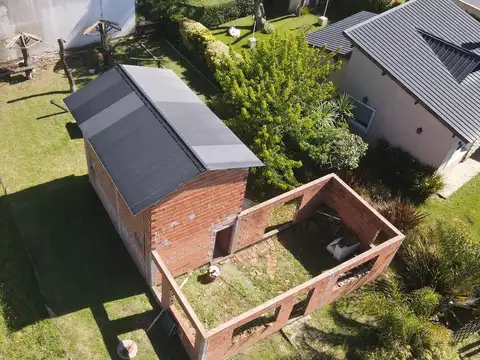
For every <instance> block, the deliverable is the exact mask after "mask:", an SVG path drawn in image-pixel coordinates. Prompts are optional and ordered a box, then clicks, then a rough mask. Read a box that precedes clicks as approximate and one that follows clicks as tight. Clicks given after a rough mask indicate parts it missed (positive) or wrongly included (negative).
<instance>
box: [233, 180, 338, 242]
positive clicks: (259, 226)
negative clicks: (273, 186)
mask: <svg viewBox="0 0 480 360" xmlns="http://www.w3.org/2000/svg"><path fill="white" fill-rule="evenodd" d="M330 178H331V176H330V175H328V176H325V177H323V178H320V179H318V180H315V181H312V182H310V183H308V184H306V185H303V186H300V187H298V188H296V189H294V190H292V191H289V192H286V193H285V194H282V195H280V196H277V197H275V198H273V199H270V200H268V201H265V202H263V203H261V204H259V205H257V206H254V207H252V208H250V209H247V210H245V211H242V212H241V213H240V215H239V217H238V221H239V224H238V229H237V237H236V240H235V251H238V250H241V249H243V248H245V247H247V246H249V245H252V244H254V243H256V242H258V241H260V240H262V237H263V235H264V233H265V227H266V226H267V222H268V215H269V212H270V210H272V209H273V208H274V207H276V206H278V205H281V204H284V203H286V202H289V201H290V200H293V199H296V198H300V197H301V198H302V201H301V203H300V207H299V208H298V213H297V217H296V219H295V221H301V220H304V219H305V218H307V217H308V216H309V215H311V210H313V209H314V208H315V206H316V205H318V204H319V203H320V202H322V188H323V187H324V186H325V185H326V184H327V183H328V182H329V180H330Z"/></svg>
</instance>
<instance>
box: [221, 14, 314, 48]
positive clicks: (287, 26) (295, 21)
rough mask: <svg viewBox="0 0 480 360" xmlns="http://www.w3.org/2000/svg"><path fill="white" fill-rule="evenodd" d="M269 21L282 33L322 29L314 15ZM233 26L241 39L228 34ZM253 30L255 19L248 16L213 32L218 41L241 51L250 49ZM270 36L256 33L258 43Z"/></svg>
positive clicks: (303, 32)
mask: <svg viewBox="0 0 480 360" xmlns="http://www.w3.org/2000/svg"><path fill="white" fill-rule="evenodd" d="M267 21H269V22H271V23H272V24H273V25H274V26H275V30H276V31H278V32H281V33H284V32H299V33H302V34H307V33H310V32H312V31H315V30H318V29H320V26H319V25H318V16H317V15H313V14H307V15H302V16H300V17H296V16H295V15H286V16H281V17H278V18H275V19H267ZM231 26H235V27H236V28H238V29H240V31H241V35H240V37H239V38H237V39H234V38H233V37H231V36H230V35H229V34H228V32H227V31H228V28H230V27H231ZM252 29H253V18H252V16H246V17H244V18H240V19H236V20H233V21H230V22H227V23H225V24H222V25H220V26H219V27H218V28H216V29H212V32H213V34H214V35H215V37H216V38H217V39H218V40H221V41H223V42H224V43H225V44H227V45H232V47H233V48H234V49H236V50H240V49H242V48H247V47H248V45H247V44H248V38H250V37H252ZM268 36H270V35H269V34H264V33H262V32H258V31H257V32H255V38H256V39H257V41H262V40H265V39H266V38H268Z"/></svg>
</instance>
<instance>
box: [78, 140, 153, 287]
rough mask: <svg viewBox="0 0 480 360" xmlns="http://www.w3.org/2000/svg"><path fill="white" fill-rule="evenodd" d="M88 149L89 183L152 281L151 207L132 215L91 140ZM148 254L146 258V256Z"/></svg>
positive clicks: (145, 274) (146, 276) (86, 143)
mask: <svg viewBox="0 0 480 360" xmlns="http://www.w3.org/2000/svg"><path fill="white" fill-rule="evenodd" d="M85 153H86V156H87V166H88V172H89V179H90V183H91V184H92V186H93V188H94V189H95V191H96V192H97V194H98V196H99V198H100V200H101V201H102V203H103V205H104V207H105V209H106V210H107V212H108V214H109V216H110V219H111V220H112V222H113V223H114V225H115V227H116V228H117V231H118V233H119V235H120V237H121V238H122V240H123V242H124V243H125V245H126V246H127V249H128V250H129V251H130V254H132V256H133V258H134V261H135V262H136V264H137V266H138V267H139V268H140V270H141V272H142V274H143V275H144V277H145V279H146V280H147V282H149V273H150V265H149V263H150V261H149V259H150V253H151V249H150V209H146V210H144V211H142V212H141V213H139V214H137V215H136V216H135V215H133V214H132V212H131V211H130V209H129V208H128V206H127V204H126V203H125V201H124V200H123V198H122V196H121V195H120V193H119V192H118V190H117V188H116V187H115V185H114V184H113V182H112V179H111V178H110V176H109V175H108V173H107V171H106V170H105V168H104V166H103V164H102V163H101V161H100V159H99V158H98V156H97V154H96V153H95V151H94V150H93V148H92V146H91V145H90V143H89V142H88V140H85ZM135 233H137V234H138V236H139V237H141V238H142V239H144V246H143V247H142V246H141V245H140V244H139V243H138V241H137V240H136V239H135ZM145 257H146V258H147V261H145V260H144V259H145Z"/></svg>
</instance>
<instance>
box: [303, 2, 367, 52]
mask: <svg viewBox="0 0 480 360" xmlns="http://www.w3.org/2000/svg"><path fill="white" fill-rule="evenodd" d="M374 16H376V14H374V13H371V12H368V11H361V12H359V13H356V14H354V15H352V16H349V17H347V18H345V19H343V20H340V21H337V22H335V23H333V24H331V25H328V26H327V27H324V28H323V29H320V30H317V31H314V32H311V33H310V34H307V35H305V39H306V40H307V42H308V43H309V44H310V45H312V46H316V47H319V48H320V47H322V46H324V45H325V46H326V49H327V50H328V51H337V49H338V47H340V50H338V54H339V55H344V56H347V55H350V54H351V53H352V50H353V49H352V43H351V42H350V40H348V38H347V37H346V36H345V35H344V34H343V31H344V30H346V29H348V28H350V27H352V26H354V25H357V24H360V23H361V22H363V21H365V20H368V19H370V18H372V17H374Z"/></svg>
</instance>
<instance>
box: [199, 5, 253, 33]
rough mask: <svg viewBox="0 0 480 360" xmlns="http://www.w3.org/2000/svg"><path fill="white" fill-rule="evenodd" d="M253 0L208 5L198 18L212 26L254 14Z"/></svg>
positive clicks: (206, 24)
mask: <svg viewBox="0 0 480 360" xmlns="http://www.w3.org/2000/svg"><path fill="white" fill-rule="evenodd" d="M253 12H254V4H253V0H233V1H232V2H229V3H224V4H219V5H212V6H207V7H205V8H204V11H203V14H202V15H201V16H200V18H199V19H198V21H199V22H201V23H202V24H204V25H205V26H207V27H209V28H212V27H217V26H218V25H221V24H224V23H226V22H229V21H232V20H235V19H238V18H241V17H244V16H247V15H250V14H253Z"/></svg>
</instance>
